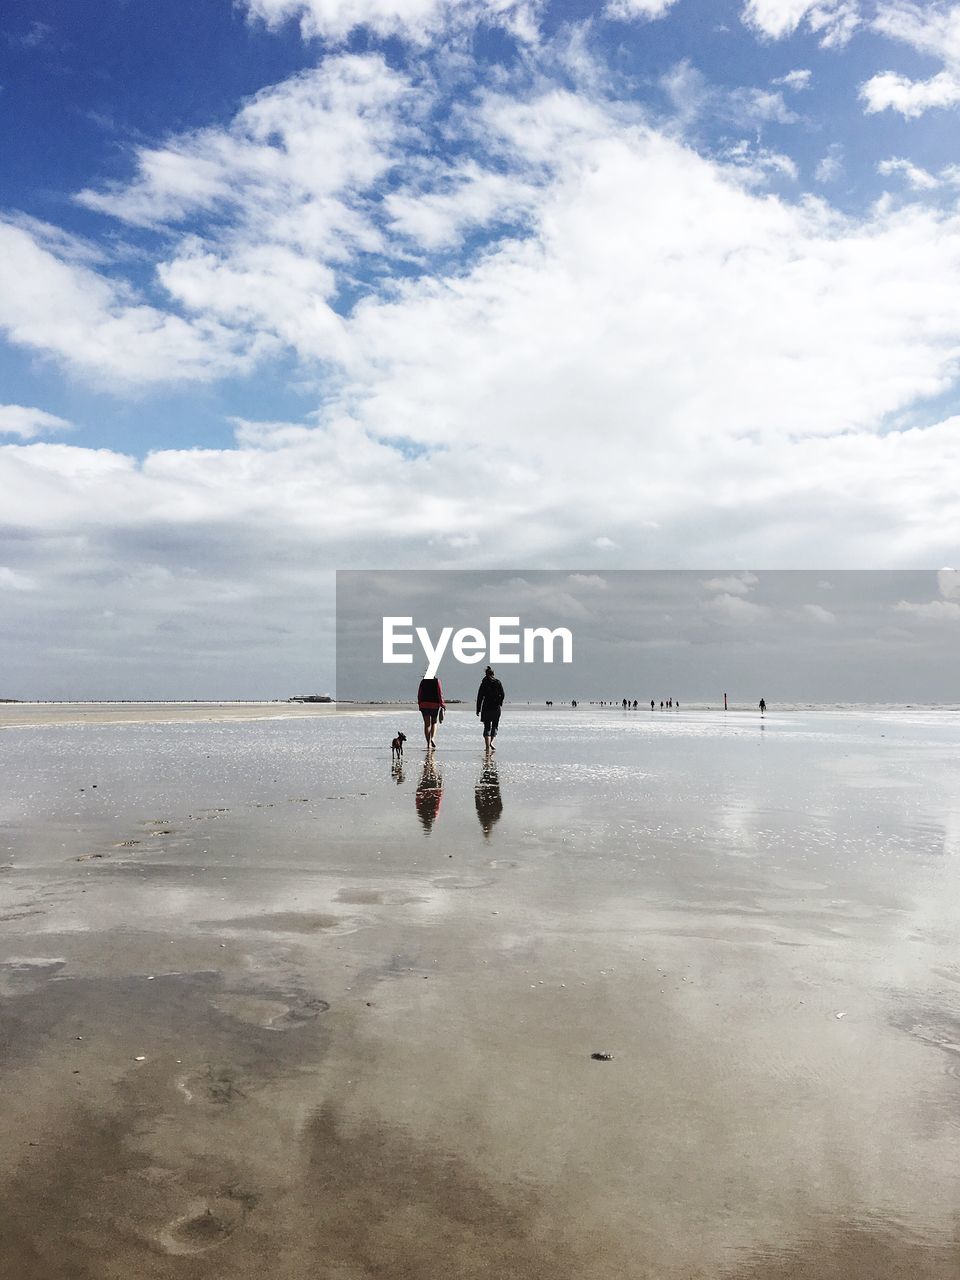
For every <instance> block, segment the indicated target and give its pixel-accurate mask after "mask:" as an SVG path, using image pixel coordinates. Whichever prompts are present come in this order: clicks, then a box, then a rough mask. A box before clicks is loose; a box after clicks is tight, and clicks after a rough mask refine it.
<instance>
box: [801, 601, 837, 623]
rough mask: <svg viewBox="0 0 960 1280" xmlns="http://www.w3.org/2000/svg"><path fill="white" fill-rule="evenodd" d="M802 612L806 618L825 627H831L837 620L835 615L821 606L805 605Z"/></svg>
mask: <svg viewBox="0 0 960 1280" xmlns="http://www.w3.org/2000/svg"><path fill="white" fill-rule="evenodd" d="M803 611H804V613H805V614H806V615H807V617H808V618H813V620H814V621H815V622H821V623H823V624H824V625H825V626H832V625H833V624H834V623H835V622H836V620H837V615H836V614H835V613H831V612H830V610H829V609H825V608H824V607H823V605H821V604H805V605H804V606H803Z"/></svg>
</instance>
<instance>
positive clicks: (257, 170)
mask: <svg viewBox="0 0 960 1280" xmlns="http://www.w3.org/2000/svg"><path fill="white" fill-rule="evenodd" d="M958 110H960V4H956V5H951V4H931V3H924V4H910V3H904V2H903V0H607V3H605V4H604V3H602V2H601V3H581V2H574V0H554V2H553V3H549V2H548V0H542V2H539V0H487V2H486V3H477V2H476V0H205V2H204V3H203V4H196V3H194V0H189V2H188V0H164V3H163V4H157V3H156V2H155V0H5V3H4V6H3V9H2V11H0V113H2V122H3V137H4V142H3V147H2V148H0V442H2V443H0V621H2V625H0V672H2V673H3V674H2V682H3V686H4V687H3V688H0V696H3V695H6V696H20V697H26V696H51V697H52V696H87V695H89V696H109V695H110V694H117V695H124V696H130V695H131V694H134V693H140V694H142V695H150V696H158V695H166V696H174V695H176V694H181V695H183V696H192V697H196V696H203V695H209V696H229V695H231V694H234V695H240V696H261V695H262V696H274V695H285V694H287V693H289V692H293V691H295V690H296V691H304V690H308V689H311V688H314V687H317V686H318V685H319V686H323V685H324V684H326V685H329V684H330V682H331V681H332V671H333V668H332V661H333V658H332V627H333V618H332V600H333V594H332V593H333V581H332V571H333V570H334V569H335V568H338V567H339V568H345V567H357V568H360V567H416V568H421V567H426V566H430V567H435V568H439V567H448V568H477V567H482V568H487V567H492V566H499V567H510V568H557V569H565V570H570V571H588V570H601V571H602V570H605V569H613V568H636V567H651V566H656V567H683V568H693V567H695V568H698V569H711V570H712V569H716V570H717V571H720V570H726V569H729V570H731V571H732V570H747V569H759V568H823V569H827V568H851V567H857V568H867V567H871V568H876V567H883V568H920V567H923V568H928V569H938V568H940V567H942V566H944V565H955V564H956V563H957V561H958V559H960V496H958V484H957V479H958V476H960V416H958V415H957V405H956V403H955V402H956V398H957V375H958V353H960V153H958V148H957V146H956V138H957V112H958ZM929 603H931V604H937V603H939V604H949V605H953V606H954V607H955V601H953V600H952V599H942V598H941V597H939V596H937V594H936V592H934V593H933V594H932V595H931V599H930V601H929ZM947 612H948V614H949V610H948V611H947ZM951 618H952V615H951V616H950V617H948V616H947V615H946V614H944V615H943V617H942V619H941V620H942V621H945V622H946V621H950V620H951ZM952 621H953V623H954V624H955V625H957V630H958V634H960V622H958V621H957V619H952Z"/></svg>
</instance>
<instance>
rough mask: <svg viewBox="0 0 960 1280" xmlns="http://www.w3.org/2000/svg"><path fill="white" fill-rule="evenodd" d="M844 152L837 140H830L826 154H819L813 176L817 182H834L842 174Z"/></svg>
mask: <svg viewBox="0 0 960 1280" xmlns="http://www.w3.org/2000/svg"><path fill="white" fill-rule="evenodd" d="M843 164H844V152H843V146H842V144H841V143H839V142H831V144H830V146H829V147H828V148H827V151H826V154H825V155H824V156H821V158H820V160H819V161H818V163H817V167H816V169H815V170H814V173H813V176H814V179H815V180H816V181H817V182H821V183H827V182H836V181H837V179H838V178H840V177H842V176H843Z"/></svg>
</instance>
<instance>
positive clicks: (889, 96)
mask: <svg viewBox="0 0 960 1280" xmlns="http://www.w3.org/2000/svg"><path fill="white" fill-rule="evenodd" d="M871 25H872V27H873V29H874V30H875V31H877V32H879V33H880V34H881V35H884V36H886V37H888V39H890V40H896V41H898V42H900V43H902V44H906V45H908V46H909V47H910V48H912V49H915V50H916V51H917V52H918V53H922V54H925V55H928V56H929V57H933V58H936V59H937V60H938V61H939V62H941V63H942V64H943V69H942V70H941V71H938V72H936V73H935V74H934V75H932V76H930V77H928V78H927V79H916V80H915V79H913V78H912V77H910V76H906V75H902V74H900V73H898V72H896V71H883V72H881V73H880V74H878V75H875V76H873V77H872V78H871V79H870V80H868V81H866V83H865V84H863V85H861V87H860V96H861V98H862V99H863V101H864V104H865V108H866V110H867V111H868V112H877V111H885V110H887V109H889V110H892V111H897V112H899V113H900V114H901V115H902V116H904V117H906V118H907V119H916V118H917V117H918V116H921V115H923V113H924V112H926V111H929V110H932V109H934V108H941V109H943V108H947V107H954V106H956V105H957V104H958V103H960V5H957V4H952V5H947V4H922V5H920V4H910V3H903V0H893V3H889V2H886V0H881V3H880V4H879V5H878V7H877V12H876V15H875V17H874V19H873V22H872V24H871Z"/></svg>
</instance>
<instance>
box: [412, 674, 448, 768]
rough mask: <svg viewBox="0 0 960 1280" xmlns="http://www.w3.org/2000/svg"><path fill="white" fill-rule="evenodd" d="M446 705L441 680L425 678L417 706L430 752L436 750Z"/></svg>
mask: <svg viewBox="0 0 960 1280" xmlns="http://www.w3.org/2000/svg"><path fill="white" fill-rule="evenodd" d="M446 705H447V704H446V703H445V702H444V700H443V690H442V689H441V688H440V681H439V679H438V678H437V677H436V676H424V677H423V679H422V680H421V681H420V688H419V689H418V690H417V706H418V707H419V708H420V714H421V715H422V716H423V736H424V739H425V740H426V743H427V750H428V751H434V750H436V745H437V741H436V739H437V724H438V722H439V721H441V720H442V719H443V713H444V710H445V708H446Z"/></svg>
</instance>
